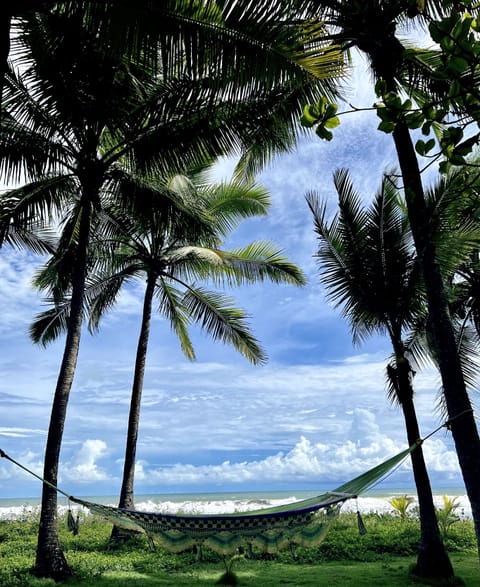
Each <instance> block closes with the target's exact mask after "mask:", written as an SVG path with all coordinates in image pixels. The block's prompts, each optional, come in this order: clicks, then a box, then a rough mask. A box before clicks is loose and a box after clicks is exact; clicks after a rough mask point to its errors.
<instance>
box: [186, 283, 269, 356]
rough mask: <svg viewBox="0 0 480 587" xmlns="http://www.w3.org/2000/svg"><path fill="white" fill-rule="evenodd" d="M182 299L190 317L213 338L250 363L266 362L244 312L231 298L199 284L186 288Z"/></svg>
mask: <svg viewBox="0 0 480 587" xmlns="http://www.w3.org/2000/svg"><path fill="white" fill-rule="evenodd" d="M182 302H183V305H184V306H185V308H186V309H187V311H188V314H189V315H190V316H191V317H192V320H193V321H195V322H197V323H198V324H199V326H200V327H201V329H202V330H205V331H206V332H207V333H208V334H209V335H210V336H211V337H212V338H213V339H214V340H220V341H222V342H224V343H228V344H231V345H232V346H233V347H234V348H235V349H237V351H238V352H240V353H241V354H242V355H243V356H244V357H246V358H247V359H248V360H249V361H250V362H252V363H253V364H258V363H263V362H265V360H266V356H265V354H264V352H263V350H262V349H261V348H260V346H259V344H258V342H257V341H256V339H255V338H254V337H253V336H252V334H251V332H250V330H249V328H248V326H247V324H246V321H245V318H246V316H245V313H244V312H243V310H240V309H239V308H237V307H235V305H234V302H233V300H232V299H230V298H227V297H226V296H224V295H222V294H219V293H215V292H209V291H207V290H204V289H202V288H189V289H188V290H187V291H186V292H185V295H184V296H183V300H182Z"/></svg>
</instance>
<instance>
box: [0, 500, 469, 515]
mask: <svg viewBox="0 0 480 587" xmlns="http://www.w3.org/2000/svg"><path fill="white" fill-rule="evenodd" d="M412 497H413V498H414V502H413V504H412V506H411V507H415V505H418V500H417V498H416V495H412ZM446 497H448V498H449V499H453V498H455V499H456V503H457V504H458V507H457V509H456V514H457V515H458V516H459V517H460V518H461V519H469V518H470V519H471V518H472V509H471V506H470V502H469V501H468V498H467V496H466V495H451V496H450V495H447V496H446ZM86 499H87V500H88V498H86ZM433 499H434V502H435V506H436V507H437V508H439V509H440V508H442V507H443V505H444V502H443V496H441V495H435V496H434V498H433ZM91 501H94V500H93V499H92V500H91ZM297 501H299V499H298V498H296V497H295V496H290V497H286V498H282V499H274V498H272V499H264V498H262V499H252V498H245V499H241V498H240V499H218V500H217V499H211V500H209V499H202V500H198V501H197V500H185V501H175V500H155V499H146V500H141V499H139V501H138V502H137V503H136V504H135V507H136V509H137V510H138V511H143V512H152V513H169V514H186V515H205V514H228V513H238V512H246V511H254V510H259V509H262V508H265V507H272V506H279V505H285V504H288V503H292V502H297ZM102 503H103V504H105V505H112V506H115V505H116V503H115V502H114V500H113V499H112V500H110V501H109V500H108V499H102ZM68 509H71V510H73V511H75V512H76V511H84V512H85V513H86V514H88V510H87V509H86V508H84V507H82V506H80V505H78V504H73V503H72V504H70V505H69V504H66V503H60V504H59V506H58V513H59V514H60V515H61V514H64V513H66V512H67V511H68ZM342 511H343V512H356V511H359V512H360V513H362V514H366V513H377V514H380V515H382V514H391V513H394V511H395V510H394V508H393V507H392V505H391V504H390V498H388V497H358V498H356V499H350V500H348V501H346V502H345V503H344V504H343V507H342ZM39 512H40V505H39V504H38V503H24V504H22V505H5V506H2V505H0V520H14V519H23V518H26V517H28V516H31V515H36V514H38V513H39Z"/></svg>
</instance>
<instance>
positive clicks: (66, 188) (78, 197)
mask: <svg viewBox="0 0 480 587" xmlns="http://www.w3.org/2000/svg"><path fill="white" fill-rule="evenodd" d="M83 20H84V19H83V14H82V12H81V11H79V12H77V14H76V18H74V17H72V16H71V15H70V14H63V13H62V12H61V11H60V12H59V13H55V14H53V15H47V16H45V17H40V16H39V15H36V14H35V15H33V17H32V18H26V17H25V18H24V19H23V21H22V27H21V28H19V30H18V34H17V36H16V37H15V39H14V40H15V55H16V56H18V57H17V60H16V63H18V67H19V71H20V73H15V70H14V69H13V68H12V70H11V72H10V73H9V78H8V84H7V86H6V88H5V92H4V94H5V95H4V100H3V115H2V120H1V125H2V128H1V130H2V133H1V136H0V166H1V169H2V171H3V172H4V178H5V181H7V182H17V183H18V182H21V181H24V180H25V178H26V181H27V183H26V184H25V185H23V186H22V187H20V188H16V189H14V190H10V191H9V192H8V194H7V197H8V198H15V199H18V200H20V201H21V208H22V209H24V210H26V211H27V212H28V213H30V214H33V215H36V216H37V217H39V218H42V219H44V220H45V222H47V221H49V220H52V221H54V222H59V225H58V226H59V229H60V232H61V235H60V240H59V249H58V252H57V253H56V255H54V257H53V258H52V261H51V264H57V265H63V269H62V271H59V275H63V278H65V279H67V280H68V283H70V284H71V306H70V313H69V317H68V330H67V335H66V340H65V347H64V353H63V357H62V361H61V365H60V369H59V375H58V380H57V385H56V390H55V395H54V400H53V405H52V412H51V418H50V425H49V431H48V437H47V444H46V450H45V464H44V478H45V479H46V480H47V481H48V482H49V483H51V484H52V485H56V482H57V473H58V462H59V455H60V449H61V441H62V437H63V429H64V422H65V417H66V410H67V405H68V398H69V393H70V390H71V386H72V382H73V377H74V373H75V367H76V361H77V356H78V349H79V344H80V337H81V330H82V322H83V305H84V304H83V302H84V295H85V294H84V290H85V281H86V275H87V269H88V267H89V263H90V258H89V247H90V242H91V238H92V234H94V232H95V230H97V229H98V228H99V227H100V226H101V225H102V217H101V211H102V204H103V198H104V195H105V191H106V190H109V191H110V192H111V193H115V190H116V189H117V191H118V189H119V188H118V186H119V184H121V179H122V177H123V176H121V174H120V175H119V173H118V170H117V167H118V163H119V162H122V166H123V167H124V168H126V169H134V168H136V169H137V170H139V171H140V172H141V173H144V174H166V173H167V172H168V173H171V172H172V171H174V170H175V169H183V166H185V165H191V166H194V165H196V164H199V163H201V162H203V161H204V160H205V158H206V157H208V158H212V157H215V156H217V155H219V154H224V153H225V152H226V151H227V150H228V149H229V148H234V149H235V148H237V149H238V148H239V146H240V147H246V146H248V145H249V144H256V143H257V141H258V142H261V141H263V143H264V144H266V145H268V144H269V145H270V149H274V148H282V147H283V146H284V142H283V141H282V140H280V138H282V133H281V132H280V130H279V129H281V121H282V115H283V114H282V108H280V109H279V110H276V108H275V106H276V104H275V101H276V100H275V96H274V95H270V96H267V95H266V94H265V93H264V92H263V93H262V92H259V93H258V96H255V95H254V96H253V97H251V99H249V100H246V102H245V103H241V104H239V105H238V107H237V106H235V107H234V106H233V105H232V104H231V103H229V102H225V101H222V100H221V99H223V98H224V95H223V96H222V95H220V96H217V95H216V93H215V92H210V91H209V84H208V80H202V79H197V80H192V79H188V78H187V77H186V76H183V77H182V76H180V77H178V78H171V79H170V78H164V77H162V76H153V75H152V73H151V72H150V71H149V70H148V69H147V68H146V67H143V68H142V67H140V66H139V65H136V64H135V63H133V62H131V61H129V60H128V59H125V58H123V56H122V55H120V56H117V57H118V58H117V59H115V58H114V56H112V54H105V52H104V47H103V44H102V43H100V44H98V42H97V41H98V36H97V35H95V36H93V37H92V36H91V35H90V34H89V33H88V31H87V30H86V29H85V28H84V27H83ZM52 39H54V40H55V43H52ZM311 87H312V86H311ZM285 94H286V95H287V98H286V99H285V103H284V107H285V108H287V104H290V99H291V98H292V96H293V98H292V99H293V100H294V101H297V100H298V94H297V95H295V93H294V92H291V91H288V92H287V90H286V89H285ZM193 106H195V108H194V107H193ZM263 117H265V118H266V119H267V120H268V121H269V124H271V125H272V127H275V126H276V132H273V133H271V134H270V135H269V133H268V132H265V133H264V134H263V136H260V135H259V134H258V133H256V132H255V130H256V129H257V128H260V127H261V120H262V119H263ZM290 124H291V125H293V118H292V119H291V120H290ZM286 126H288V123H287V124H286ZM287 134H288V133H287ZM275 145H276V147H275ZM115 186H117V188H115ZM27 212H26V213H27ZM186 216H187V215H186ZM195 219H196V218H195V215H194V214H192V215H191V220H192V222H191V224H192V226H193V225H195V222H193V221H194V220H195ZM197 220H198V218H197ZM56 505H57V496H56V493H55V491H53V490H52V489H51V488H50V486H48V485H44V486H43V493H42V509H41V512H42V513H41V520H40V527H39V537H38V546H37V558H36V564H35V573H36V574H37V575H39V576H47V577H53V578H55V579H62V578H65V577H67V576H68V575H69V574H70V573H71V570H70V568H69V566H68V564H67V562H66V560H65V557H64V556H63V552H62V549H61V547H60V544H59V540H58V532H57V522H56Z"/></svg>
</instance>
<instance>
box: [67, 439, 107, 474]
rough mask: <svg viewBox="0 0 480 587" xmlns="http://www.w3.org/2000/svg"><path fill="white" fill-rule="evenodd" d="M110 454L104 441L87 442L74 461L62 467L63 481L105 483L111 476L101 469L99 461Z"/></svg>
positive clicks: (91, 440)
mask: <svg viewBox="0 0 480 587" xmlns="http://www.w3.org/2000/svg"><path fill="white" fill-rule="evenodd" d="M107 454H108V451H107V444H106V442H104V441H103V440H93V439H89V440H86V441H85V442H84V443H83V444H82V446H81V448H80V450H79V451H78V453H77V454H76V455H75V456H74V458H73V459H72V461H70V462H67V463H64V464H63V466H62V467H61V479H62V480H65V481H76V482H77V483H82V482H84V483H91V482H95V481H105V480H107V479H108V478H109V475H108V474H107V473H106V472H105V470H104V469H102V468H101V467H99V465H98V463H97V461H98V460H100V459H102V458H103V457H105V456H106V455H107Z"/></svg>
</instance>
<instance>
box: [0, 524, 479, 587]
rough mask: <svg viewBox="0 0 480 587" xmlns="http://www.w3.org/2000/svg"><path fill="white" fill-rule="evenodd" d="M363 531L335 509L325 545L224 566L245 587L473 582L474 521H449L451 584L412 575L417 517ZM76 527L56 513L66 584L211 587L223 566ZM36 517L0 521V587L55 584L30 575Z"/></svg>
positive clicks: (99, 527) (210, 556)
mask: <svg viewBox="0 0 480 587" xmlns="http://www.w3.org/2000/svg"><path fill="white" fill-rule="evenodd" d="M363 516H364V519H365V525H366V527H367V533H366V534H363V535H361V534H359V532H358V528H357V523H356V515H355V514H354V513H344V514H340V516H339V517H338V518H337V521H336V523H335V524H334V526H333V527H332V528H331V529H330V531H329V532H328V534H327V535H326V537H325V540H324V542H323V543H322V544H321V545H320V546H317V547H314V548H298V549H297V550H296V556H295V558H293V557H292V556H291V553H290V551H289V550H288V549H287V550H284V551H281V552H279V553H278V554H276V555H273V556H272V555H270V556H268V557H267V556H264V555H261V554H259V553H255V552H254V557H253V558H252V559H249V558H247V557H246V556H243V555H241V556H237V555H234V556H233V557H232V558H231V559H230V560H229V561H227V564H230V571H232V568H231V567H232V566H233V565H234V569H233V570H234V574H235V576H236V578H237V581H238V585H240V586H242V585H243V586H246V587H248V586H251V587H254V586H255V587H260V586H261V587H278V586H279V585H288V584H290V585H292V586H295V587H301V586H303V587H317V586H318V585H319V584H321V585H342V587H344V586H350V587H357V586H365V587H368V586H372V585H373V586H379V587H380V586H382V587H384V586H385V584H388V585H389V587H400V586H402V587H405V586H406V585H416V586H417V587H422V586H424V585H444V586H446V585H463V584H464V585H466V586H467V587H468V586H472V587H473V586H474V585H475V580H476V577H477V576H478V559H477V557H476V541H475V532H474V528H473V522H472V520H470V519H467V520H460V521H459V522H458V523H456V524H455V525H454V526H452V528H451V531H450V533H449V538H448V542H447V544H448V549H449V552H450V555H451V557H452V560H453V562H454V565H455V569H456V575H455V577H453V578H452V579H451V581H450V582H444V583H440V582H437V583H435V582H431V583H429V582H424V581H422V580H421V579H419V578H418V577H417V578H416V579H415V578H414V577H413V576H412V575H411V570H412V567H413V563H414V560H415V555H416V551H417V546H418V536H419V526H418V520H414V519H410V518H408V519H407V520H406V521H404V522H402V521H401V520H400V519H399V518H398V517H397V516H394V515H391V514H376V513H366V514H363ZM80 518H81V525H80V532H79V534H78V535H76V536H75V535H73V534H72V533H71V532H69V531H68V523H67V517H66V515H61V516H60V517H59V535H60V540H61V544H62V547H63V549H64V551H65V554H66V556H67V557H68V560H69V563H70V564H71V568H72V571H73V576H72V577H71V578H70V579H69V580H68V581H67V582H66V585H68V586H69V587H91V586H92V587H93V586H94V585H95V587H121V586H122V587H123V586H124V585H128V586H129V587H140V586H141V587H150V586H152V587H153V585H155V586H172V587H173V586H179V587H182V586H184V587H187V586H188V587H191V586H192V585H198V586H199V587H202V586H205V587H206V586H213V585H214V584H215V583H216V582H217V581H218V580H219V579H220V578H221V577H222V573H223V571H225V565H224V562H223V559H222V557H220V556H219V555H216V554H215V553H213V552H211V551H208V550H206V549H205V550H204V557H203V561H202V562H198V561H197V560H196V554H195V553H194V552H193V551H186V552H184V553H179V554H172V553H168V552H166V551H165V550H163V549H161V548H157V549H156V550H155V551H151V549H150V548H149V544H148V541H147V539H146V537H145V536H143V535H142V536H136V537H134V538H132V539H131V540H129V541H128V542H122V543H114V544H112V542H111V541H110V534H111V524H105V523H104V522H103V521H102V520H100V519H98V518H97V517H94V516H91V515H85V514H81V516H80ZM38 522H39V516H38V514H31V515H30V516H28V517H26V518H24V519H21V520H2V521H0V559H1V561H2V565H1V566H0V587H53V585H55V584H56V583H55V582H54V581H53V580H52V579H48V578H43V579H40V578H37V577H35V576H33V575H32V574H31V569H32V564H33V561H34V557H35V544H36V534H37V531H38Z"/></svg>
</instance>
